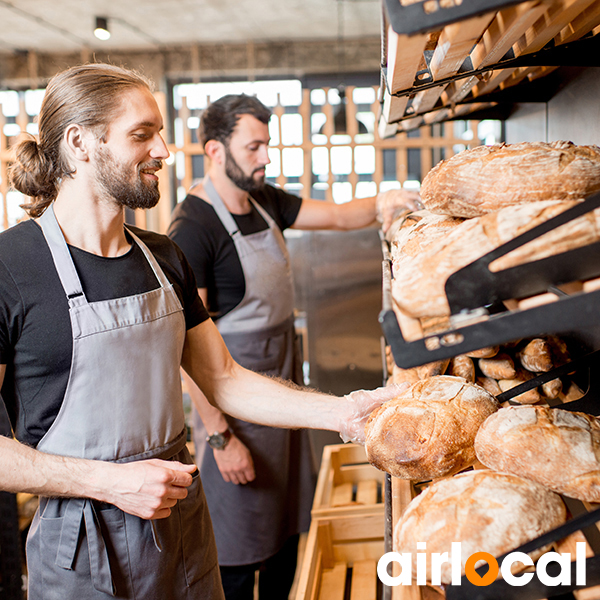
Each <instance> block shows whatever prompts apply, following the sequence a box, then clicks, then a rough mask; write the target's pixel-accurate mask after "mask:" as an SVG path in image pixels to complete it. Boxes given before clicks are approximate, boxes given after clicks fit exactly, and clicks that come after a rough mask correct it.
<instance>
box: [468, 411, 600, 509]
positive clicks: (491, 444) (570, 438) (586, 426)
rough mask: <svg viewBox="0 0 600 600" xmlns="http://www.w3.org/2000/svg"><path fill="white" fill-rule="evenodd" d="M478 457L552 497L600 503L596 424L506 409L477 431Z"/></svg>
mask: <svg viewBox="0 0 600 600" xmlns="http://www.w3.org/2000/svg"><path fill="white" fill-rule="evenodd" d="M475 451H476V453H477V458H478V459H479V460H480V461H481V462H482V463H483V464H484V465H486V466H487V467H490V468H492V469H497V470H501V471H506V472H509V473H517V474H519V475H521V476H522V477H526V478H527V479H531V480H532V481H536V482H538V483H541V484H543V485H545V486H547V487H549V488H551V489H553V490H555V491H557V492H560V493H562V494H565V495H566V496H571V497H573V498H578V499H580V500H584V501H587V502H600V419H598V418H596V417H594V416H592V415H587V414H585V413H581V412H570V411H567V410H561V409H559V408H549V407H547V406H510V407H507V408H503V409H501V410H500V411H498V412H497V413H496V414H495V415H492V416H491V417H489V418H488V419H487V421H486V422H485V423H484V424H483V426H482V427H481V428H480V430H479V432H478V434H477V437H476V440H475Z"/></svg>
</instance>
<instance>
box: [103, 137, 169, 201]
mask: <svg viewBox="0 0 600 600" xmlns="http://www.w3.org/2000/svg"><path fill="white" fill-rule="evenodd" d="M161 166H162V161H160V160H151V161H149V162H147V163H143V164H140V165H138V166H137V168H136V176H135V177H132V175H131V167H130V166H129V165H126V164H121V163H119V162H118V161H117V160H116V159H115V157H114V155H113V153H112V152H111V151H110V150H108V149H107V148H104V149H100V150H98V151H97V152H96V183H97V184H98V186H99V188H100V189H101V190H102V191H103V192H104V193H105V194H106V195H108V196H109V197H111V198H112V199H113V200H114V202H116V203H117V205H118V206H120V207H126V208H131V209H132V210H135V209H136V208H153V207H155V206H156V205H157V204H158V201H159V200H160V191H159V189H158V181H156V180H151V181H144V179H143V178H142V175H141V172H142V171H143V170H144V169H148V168H157V167H158V168H160V167H161Z"/></svg>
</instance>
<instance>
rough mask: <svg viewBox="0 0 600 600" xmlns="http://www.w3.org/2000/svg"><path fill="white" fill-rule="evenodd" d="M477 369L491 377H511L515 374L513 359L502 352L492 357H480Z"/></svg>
mask: <svg viewBox="0 0 600 600" xmlns="http://www.w3.org/2000/svg"><path fill="white" fill-rule="evenodd" d="M479 369H480V370H481V372H482V373H483V374H484V375H485V376H486V377H490V378H491V379H512V378H513V377H516V375H517V371H516V369H515V363H514V361H513V359H512V358H511V357H510V356H508V354H504V353H501V354H497V355H496V356H494V357H492V358H480V359H479Z"/></svg>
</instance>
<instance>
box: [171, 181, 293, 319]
mask: <svg viewBox="0 0 600 600" xmlns="http://www.w3.org/2000/svg"><path fill="white" fill-rule="evenodd" d="M252 198H253V199H254V200H255V201H256V202H257V203H258V204H259V205H260V206H262V207H263V208H264V209H265V210H266V211H267V213H269V215H270V216H271V217H272V218H273V220H274V221H275V223H277V225H278V227H279V228H280V229H281V230H282V231H283V230H284V229H287V228H288V227H290V226H291V225H293V224H294V222H295V221H296V218H297V217H298V212H299V211H300V206H301V205H302V198H299V197H298V196H294V195H292V194H288V193H287V192H285V191H284V190H281V189H279V188H276V187H273V186H272V185H265V186H264V188H263V189H262V190H260V191H258V192H253V193H252ZM232 216H233V218H234V220H235V222H236V223H237V226H238V227H239V228H240V232H241V233H242V235H249V234H251V233H257V232H259V231H263V230H265V229H267V228H268V225H267V223H266V221H265V220H264V219H263V218H262V217H261V215H260V214H259V212H258V211H257V210H256V208H254V206H252V210H251V211H250V212H249V213H247V214H244V215H235V214H232ZM167 235H168V236H169V237H170V238H171V239H172V240H173V241H175V242H176V243H177V245H178V246H179V247H180V248H181V249H182V250H183V252H184V254H185V256H186V258H187V259H188V261H189V263H190V265H191V266H192V269H193V270H194V275H195V276H196V283H197V284H198V287H199V288H206V289H207V295H208V307H209V309H210V311H211V314H212V315H213V318H214V319H215V320H217V319H219V318H220V317H222V316H223V315H226V314H227V313H228V312H229V311H231V310H232V309H234V308H235V307H236V306H237V305H238V304H239V303H240V302H241V301H242V299H243V297H244V294H245V292H246V284H245V281H244V273H243V271H242V265H241V263H240V259H239V257H238V255H237V252H236V250H235V244H234V243H233V240H232V239H231V236H230V235H229V234H228V233H227V230H226V229H225V227H224V226H223V224H222V223H221V220H220V219H219V217H218V216H217V213H216V212H215V209H214V208H213V207H212V205H211V204H209V203H208V202H206V201H205V200H202V198H199V197H197V196H193V195H188V196H187V197H186V199H185V200H184V201H183V202H181V203H180V204H178V205H177V207H176V208H175V210H174V211H173V217H172V220H171V226H170V227H169V231H168V232H167Z"/></svg>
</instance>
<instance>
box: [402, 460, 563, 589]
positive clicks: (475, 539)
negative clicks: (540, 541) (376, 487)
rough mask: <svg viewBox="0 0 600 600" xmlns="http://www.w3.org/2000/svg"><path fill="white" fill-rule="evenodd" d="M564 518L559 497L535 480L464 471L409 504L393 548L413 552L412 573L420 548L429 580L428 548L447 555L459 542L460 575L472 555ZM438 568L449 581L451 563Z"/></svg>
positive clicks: (508, 546)
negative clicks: (423, 546)
mask: <svg viewBox="0 0 600 600" xmlns="http://www.w3.org/2000/svg"><path fill="white" fill-rule="evenodd" d="M565 518H566V510H565V506H564V504H563V502H562V500H561V499H560V496H558V495H557V494H555V493H554V492H551V491H550V490H548V489H546V488H544V487H543V486H541V485H539V484H537V483H534V482H532V481H528V480H527V479H523V478H521V477H517V476H515V475H510V474H507V473H497V472H495V471H487V470H478V471H469V472H467V473H461V474H459V475H456V476H454V477H449V478H447V479H442V480H441V481H438V482H436V483H434V484H433V485H431V486H429V487H428V488H427V489H426V490H424V491H423V492H422V493H421V494H420V495H419V496H417V497H416V498H415V499H414V500H413V501H412V502H411V503H410V504H409V505H408V507H407V509H406V511H405V513H404V515H403V516H402V518H401V519H400V521H398V523H397V524H396V527H395V529H394V550H395V551H396V552H401V553H402V552H410V553H411V554H412V560H413V574H414V573H416V556H417V552H420V553H423V552H425V553H426V554H427V555H428V558H427V580H428V581H431V553H432V552H439V553H443V552H448V556H451V550H452V542H461V566H462V573H463V574H464V572H465V570H464V568H465V563H466V561H467V559H468V557H469V556H471V555H472V554H475V553H476V552H489V553H490V554H491V555H492V556H496V557H498V556H500V555H502V554H504V553H505V552H508V551H510V550H514V549H515V548H517V547H519V546H520V545H521V544H524V543H525V542H527V541H529V540H532V539H534V538H536V537H538V536H540V535H542V534H543V533H545V532H547V531H550V530H551V529H554V528H555V527H558V526H559V525H561V524H562V523H564V521H565ZM418 542H425V543H426V550H424V551H423V550H418V549H417V543H418ZM482 564H483V563H482ZM476 566H479V565H476ZM441 571H442V572H441V582H442V583H450V582H451V580H452V575H451V573H452V571H451V565H450V564H448V563H444V564H442V568H441ZM413 576H414V575H413Z"/></svg>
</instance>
